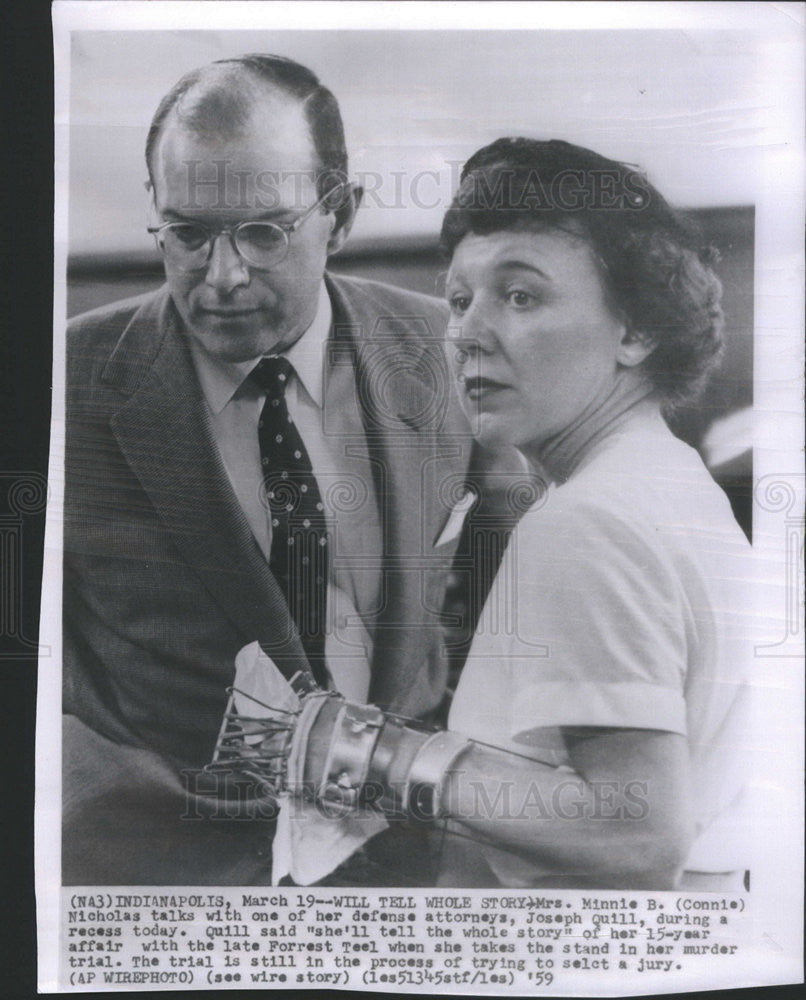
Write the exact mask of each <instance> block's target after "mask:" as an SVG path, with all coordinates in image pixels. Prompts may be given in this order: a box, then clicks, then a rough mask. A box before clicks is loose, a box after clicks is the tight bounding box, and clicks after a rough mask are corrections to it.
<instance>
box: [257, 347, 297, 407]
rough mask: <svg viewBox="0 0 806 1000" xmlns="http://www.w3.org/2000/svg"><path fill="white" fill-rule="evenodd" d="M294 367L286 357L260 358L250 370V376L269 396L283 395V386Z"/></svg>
mask: <svg viewBox="0 0 806 1000" xmlns="http://www.w3.org/2000/svg"><path fill="white" fill-rule="evenodd" d="M293 372H294V368H293V366H292V364H291V362H290V361H289V360H288V358H281V357H272V358H261V360H260V361H259V362H258V363H257V364H256V365H255V367H254V368H253V369H252V371H251V372H250V378H252V379H253V380H254V381H255V382H257V384H258V385H259V386H260V388H261V389H263V391H264V392H265V393H266V395H267V396H269V397H271V398H276V397H278V396H284V395H285V387H286V385H287V383H288V380H289V378H290V377H291V375H292V374H293Z"/></svg>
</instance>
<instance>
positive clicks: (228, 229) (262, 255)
mask: <svg viewBox="0 0 806 1000" xmlns="http://www.w3.org/2000/svg"><path fill="white" fill-rule="evenodd" d="M343 187H344V185H343V184H339V185H337V186H336V187H334V188H331V189H330V191H328V192H327V194H324V195H322V197H321V198H320V199H319V200H318V201H317V202H315V203H314V204H313V205H311V207H310V208H308V209H306V210H305V211H304V212H303V213H302V215H300V216H299V217H298V218H297V219H295V220H294V221H293V222H285V223H283V222H249V221H247V222H239V223H237V225H234V226H222V228H221V229H210V228H209V226H204V225H202V223H200V222H164V223H163V224H162V225H161V226H149V227H148V232H149V233H151V234H152V235H153V237H154V239H155V240H156V241H157V246H158V247H159V249H160V250H161V251H162V254H163V256H164V257H165V262H166V264H167V265H168V266H169V267H170V268H171V269H173V270H175V271H200V270H201V269H202V268H204V267H206V266H207V264H208V263H209V261H210V257H211V256H212V254H213V244H214V243H215V241H216V239H217V238H218V237H219V236H223V235H225V234H226V235H227V236H228V237H229V238H230V240H231V242H232V245H233V246H234V247H235V250H236V251H237V252H238V254H239V255H240V256H241V257H242V258H243V260H244V261H246V263H247V264H249V265H251V266H252V267H257V268H261V269H263V270H267V269H269V268H272V267H276V266H277V264H280V263H281V262H282V261H283V260H284V259H285V257H286V255H287V253H288V248H289V245H290V241H291V237H292V235H293V234H294V233H296V232H297V230H298V229H299V228H300V227H301V226H302V225H303V223H305V222H306V221H307V220H308V219H309V218H310V217H311V216H312V215H313V214H314V212H315V211H316V210H317V209H318V208H320V207H321V206H322V205H324V204H325V203H328V199H332V200H335V199H333V195H334V194H336V192H338V191H340V190H341V189H342V188H343ZM328 211H333V207H329V208H328Z"/></svg>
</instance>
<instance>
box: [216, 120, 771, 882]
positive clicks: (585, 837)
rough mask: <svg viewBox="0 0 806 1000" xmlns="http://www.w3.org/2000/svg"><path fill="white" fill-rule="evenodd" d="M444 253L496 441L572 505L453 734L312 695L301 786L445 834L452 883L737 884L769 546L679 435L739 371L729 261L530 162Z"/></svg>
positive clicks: (304, 719) (471, 207)
mask: <svg viewBox="0 0 806 1000" xmlns="http://www.w3.org/2000/svg"><path fill="white" fill-rule="evenodd" d="M442 245H443V247H444V249H445V251H446V253H447V254H448V256H449V258H450V267H449V271H448V275H447V287H446V290H447V298H448V302H449V305H450V309H451V321H450V325H449V330H448V353H449V361H450V364H451V366H452V369H453V372H454V374H455V377H456V382H457V386H458V391H459V395H460V399H461V402H462V406H463V408H464V410H465V412H466V414H467V417H468V419H469V421H470V423H471V425H472V428H473V432H474V434H475V435H476V436H477V438H478V440H479V441H480V443H481V444H482V445H484V446H487V447H491V448H498V447H501V448H504V447H511V446H515V447H516V448H517V449H518V450H519V451H520V452H521V453H522V455H523V456H524V457H525V459H526V460H527V461H528V462H529V463H530V464H531V465H532V466H533V467H534V468H535V469H537V470H539V471H540V473H541V474H542V475H544V476H545V477H546V481H547V484H548V485H547V489H546V491H545V493H544V495H543V496H541V497H540V498H539V500H538V502H536V503H535V504H534V506H533V507H531V508H530V509H529V510H528V511H526V513H525V514H524V515H523V517H522V518H521V520H520V522H519V523H518V525H517V527H516V528H515V530H514V531H513V533H512V537H511V540H510V543H509V545H508V547H507V549H506V551H505V553H504V557H503V561H502V563H501V566H500V569H499V571H498V574H497V576H496V579H495V581H494V582H493V585H492V588H491V590H490V593H489V595H488V598H487V602H486V605H485V608H484V610H483V612H482V615H481V619H480V621H479V623H478V627H477V631H476V634H475V637H474V640H473V642H472V645H471V647H470V651H469V654H468V657H467V662H466V664H465V666H464V669H463V671H462V674H461V676H460V679H459V684H458V687H457V690H456V694H455V697H454V699H453V703H452V706H451V710H450V715H449V719H448V730H447V731H444V732H439V733H433V734H429V733H424V732H422V731H415V730H413V729H411V728H408V727H407V726H405V725H404V723H403V722H402V721H401V720H397V719H394V718H390V717H387V716H384V715H383V713H381V712H380V711H379V710H377V709H375V708H372V707H367V706H355V705H350V704H348V703H346V702H344V701H343V700H342V699H340V698H338V697H335V698H334V697H333V696H332V695H319V694H314V695H307V696H306V697H304V698H303V699H302V708H301V714H300V715H299V716H295V718H294V723H293V725H291V726H289V727H288V728H289V732H290V731H291V730H292V729H293V730H294V735H293V737H288V738H289V739H292V750H291V753H290V757H289V770H288V774H287V775H286V776H285V778H284V780H285V781H286V785H285V787H286V788H287V789H289V790H291V791H292V792H294V791H296V792H300V793H304V792H305V791H306V790H307V791H308V792H309V793H310V794H311V795H312V796H313V797H315V798H317V799H318V800H319V801H320V802H321V801H324V802H328V803H333V802H334V801H339V802H341V803H342V804H343V805H344V806H345V807H352V806H354V805H357V804H359V803H361V802H370V803H372V805H373V806H374V807H377V806H380V808H381V809H382V810H384V811H386V812H387V813H391V814H396V815H403V816H405V817H407V818H409V819H414V820H417V821H422V820H423V819H426V820H429V821H440V820H441V821H442V831H441V832H442V838H443V839H442V843H441V862H442V871H441V875H440V879H439V881H440V884H442V885H445V886H449V885H450V886H472V885H476V886H495V885H507V886H514V887H517V886H520V887H527V886H539V885H542V886H546V885H553V886H615V887H619V888H645V889H668V888H673V887H688V888H712V889H717V888H731V887H735V886H736V884H737V879H740V873H742V872H743V871H744V868H745V865H746V858H745V857H744V855H743V854H742V853H741V851H740V850H739V847H738V844H739V836H738V831H739V829H740V825H741V820H740V814H739V808H740V800H741V792H742V782H743V779H744V777H745V774H744V771H745V770H746V765H745V761H744V759H743V758H742V753H741V747H742V745H743V744H744V743H745V742H746V736H745V733H746V725H745V722H744V719H743V713H742V706H743V701H744V690H745V688H744V683H745V677H744V674H745V669H744V665H745V663H746V661H747V658H748V652H749V650H750V649H751V645H750V641H749V640H748V637H747V634H746V633H747V629H746V625H745V623H746V613H747V611H748V610H749V604H748V597H747V594H746V593H745V589H744V588H745V587H746V586H747V584H748V582H749V581H752V578H753V573H752V571H751V569H750V567H749V563H748V559H749V554H750V549H749V546H748V544H747V541H746V539H745V537H744V535H743V533H742V531H741V530H740V528H739V527H738V525H737V524H736V523H735V521H734V519H733V515H732V513H731V510H730V506H729V504H728V501H727V498H726V497H725V496H724V494H723V493H722V491H721V490H720V489H719V488H718V487H717V486H716V484H715V483H714V482H713V481H712V479H711V477H710V476H709V474H708V472H707V470H706V469H705V467H704V465H703V464H702V462H701V460H700V458H699V456H698V455H697V453H696V452H695V451H694V450H693V449H691V448H689V447H688V446H687V445H685V444H683V443H682V442H681V441H679V440H678V439H677V438H675V437H674V436H673V435H672V433H671V432H670V431H669V429H668V427H667V426H666V423H665V421H664V418H663V414H664V413H668V412H669V411H670V410H671V409H673V408H674V407H676V406H679V405H680V404H681V403H683V402H686V401H689V400H691V399H692V398H694V396H695V395H696V393H697V392H698V391H700V390H701V389H702V387H703V385H704V384H705V380H706V378H707V375H708V373H709V371H710V370H711V369H712V367H713V366H714V365H715V364H716V363H717V361H718V359H719V356H720V352H721V348H722V313H721V309H720V296H721V287H720V283H719V281H718V279H717V277H716V276H715V274H714V272H713V270H712V269H711V264H712V257H713V255H712V254H711V253H710V252H707V251H703V250H701V249H700V248H699V246H698V243H697V239H696V237H695V235H694V234H693V233H692V232H691V230H690V229H689V228H688V227H687V226H686V224H685V223H684V221H683V220H682V219H681V218H680V216H678V215H677V214H676V213H675V212H674V211H672V209H671V208H670V207H669V206H668V205H667V203H666V202H665V201H664V199H663V198H662V197H661V195H660V194H659V193H658V192H657V191H656V190H655V189H654V188H653V187H652V186H651V185H650V184H649V183H648V182H647V180H646V178H645V177H644V176H643V175H642V174H640V173H639V172H638V171H637V170H636V168H634V167H631V166H629V165H626V164H622V163H617V162H615V161H612V160H608V159H605V158H604V157H602V156H599V155H598V154H596V153H593V152H591V151H589V150H585V149H582V148H580V147H577V146H572V145H570V144H568V143H565V142H557V141H551V142H541V141H535V140H530V139H501V140H499V141H497V142H495V143H493V144H492V145H490V146H487V147H486V148H484V149H482V150H480V151H479V152H478V153H477V154H476V155H475V156H473V157H472V158H471V160H470V161H469V162H468V163H467V165H466V167H465V169H464V172H463V174H462V179H461V183H460V187H459V190H458V192H457V194H456V196H455V198H454V201H453V203H452V205H451V207H450V209H449V211H448V213H447V215H446V217H445V221H444V225H443V229H442ZM238 738H239V737H238V733H237V731H236V732H235V739H236V742H237V739H238ZM282 738H283V739H284V738H286V737H282ZM273 739H275V740H276V739H280V737H277V736H275V737H273ZM282 759H283V760H285V756H283V758H282Z"/></svg>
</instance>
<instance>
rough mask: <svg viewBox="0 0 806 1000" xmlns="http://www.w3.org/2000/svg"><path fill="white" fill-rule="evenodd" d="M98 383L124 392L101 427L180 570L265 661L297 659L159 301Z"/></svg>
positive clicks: (170, 316) (274, 588) (168, 312)
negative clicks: (175, 552)
mask: <svg viewBox="0 0 806 1000" xmlns="http://www.w3.org/2000/svg"><path fill="white" fill-rule="evenodd" d="M104 377H105V379H106V380H107V381H110V382H113V383H115V384H117V385H118V387H119V388H120V389H121V390H122V391H123V392H125V393H127V394H129V395H128V399H127V400H126V402H125V403H124V405H123V406H122V407H121V409H120V410H119V411H118V412H117V413H116V414H115V416H114V417H113V418H112V420H111V426H112V430H113V433H114V434H115V437H116V438H117V441H118V444H119V445H120V448H121V451H122V453H123V455H124V457H125V458H126V460H127V462H128V463H129V465H130V467H131V468H132V470H133V471H134V473H135V475H136V476H137V478H138V479H139V481H140V483H141V485H142V487H143V489H144V490H145V492H146V493H147V495H148V497H149V499H150V501H151V503H152V504H153V506H154V508H155V509H156V511H157V513H158V514H159V516H160V518H161V519H162V521H163V524H164V525H165V528H166V529H167V531H168V533H169V535H170V537H171V539H172V541H173V543H174V544H175V545H176V547H177V548H178V549H179V550H180V551H181V553H182V555H183V557H184V559H185V561H186V562H187V564H188V565H189V566H191V567H192V568H193V569H194V570H195V572H196V573H197V574H198V576H199V578H200V579H201V581H202V583H203V584H204V586H205V587H206V588H207V590H208V591H209V592H210V594H211V595H212V597H213V598H214V600H215V601H216V602H217V604H218V605H219V606H220V607H221V608H222V609H223V611H224V612H225V613H226V615H227V616H228V617H229V618H230V620H231V621H232V622H233V624H234V625H235V626H236V628H238V629H239V630H241V631H242V633H243V635H244V641H245V642H248V641H252V640H254V639H258V640H260V641H261V643H262V644H264V646H265V648H266V649H267V652H269V653H270V655H272V656H273V657H274V658H275V659H277V658H278V657H279V659H280V660H283V659H285V658H288V657H290V658H291V659H292V660H298V659H300V658H301V657H303V656H304V654H303V653H302V647H301V644H300V643H299V639H298V638H297V636H296V635H295V634H293V630H291V629H290V626H289V622H290V619H289V615H288V610H287V606H286V603H285V599H284V597H283V595H282V592H281V591H280V588H279V586H278V585H277V583H276V581H275V579H274V577H273V575H272V573H271V571H270V570H269V568H268V565H267V563H266V561H265V559H264V558H263V556H262V555H261V553H260V552H259V550H258V547H257V545H256V543H255V541H254V539H253V537H252V533H251V531H250V529H249V526H248V523H247V521H246V518H245V517H244V515H243V513H242V511H241V508H240V506H239V504H238V502H237V499H236V497H235V494H234V492H233V490H232V487H231V486H230V483H229V479H228V478H227V475H226V472H225V471H224V468H223V466H222V464H221V462H220V460H219V457H218V451H217V449H216V446H215V444H214V442H213V439H212V436H211V433H210V431H209V429H208V424H207V414H206V409H205V405H204V402H203V399H202V394H201V390H200V388H199V385H198V381H197V379H196V374H195V371H194V369H193V365H192V361H191V359H190V355H189V352H188V349H187V346H186V344H185V341H184V338H183V336H182V334H181V333H180V331H179V329H178V320H177V318H176V316H175V313H174V311H173V308H172V306H171V303H170V299H169V297H168V296H167V295H165V296H164V297H163V298H161V299H160V301H159V302H158V303H157V304H155V305H151V304H150V305H149V306H148V307H146V308H145V309H143V310H141V311H140V312H139V313H137V314H136V315H135V317H134V319H133V320H132V322H131V324H130V325H129V328H128V329H127V331H126V333H125V334H124V336H123V338H121V341H120V342H119V344H118V347H117V348H116V350H115V353H114V354H113V355H112V358H111V359H110V362H109V364H108V365H107V368H106V371H105V373H104Z"/></svg>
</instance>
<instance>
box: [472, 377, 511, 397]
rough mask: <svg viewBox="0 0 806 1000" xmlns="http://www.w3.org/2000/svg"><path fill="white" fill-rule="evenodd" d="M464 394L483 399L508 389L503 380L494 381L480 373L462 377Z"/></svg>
mask: <svg viewBox="0 0 806 1000" xmlns="http://www.w3.org/2000/svg"><path fill="white" fill-rule="evenodd" d="M462 384H463V386H464V391H465V395H467V396H468V398H470V399H472V400H480V399H485V398H487V397H488V396H492V395H494V394H495V393H498V392H501V391H502V390H504V389H508V388H509V386H508V385H506V383H504V382H496V381H495V380H494V379H491V378H483V377H482V376H480V375H471V376H467V377H465V378H463V379H462Z"/></svg>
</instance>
